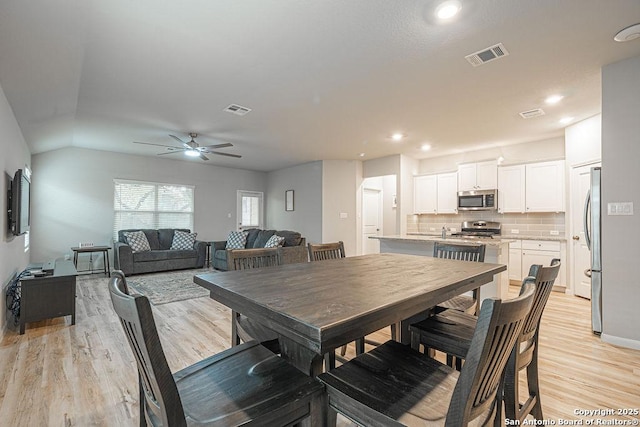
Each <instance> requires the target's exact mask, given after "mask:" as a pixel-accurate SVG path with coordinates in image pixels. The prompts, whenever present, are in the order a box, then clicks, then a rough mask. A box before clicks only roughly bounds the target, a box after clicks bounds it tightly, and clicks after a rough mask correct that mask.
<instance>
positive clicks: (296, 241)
mask: <svg viewBox="0 0 640 427" xmlns="http://www.w3.org/2000/svg"><path fill="white" fill-rule="evenodd" d="M276 234H277V235H278V236H282V237H284V244H283V245H282V246H300V242H301V241H302V235H301V234H300V233H298V232H297V231H289V230H278V231H276Z"/></svg>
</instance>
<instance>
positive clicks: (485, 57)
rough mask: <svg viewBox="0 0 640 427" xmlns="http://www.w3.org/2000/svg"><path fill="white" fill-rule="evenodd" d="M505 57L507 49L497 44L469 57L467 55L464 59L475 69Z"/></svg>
mask: <svg viewBox="0 0 640 427" xmlns="http://www.w3.org/2000/svg"><path fill="white" fill-rule="evenodd" d="M507 55H509V52H507V49H505V47H504V46H503V44H502V43H498V44H497V45H494V46H491V47H488V48H486V49H483V50H480V51H478V52H475V53H472V54H471V55H467V56H465V57H464V58H465V59H466V60H467V61H469V63H470V64H471V65H473V66H474V67H477V66H479V65H482V64H486V63H487V62H491V61H494V60H496V59H500V58H502V57H504V56H507Z"/></svg>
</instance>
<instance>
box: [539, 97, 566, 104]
mask: <svg viewBox="0 0 640 427" xmlns="http://www.w3.org/2000/svg"><path fill="white" fill-rule="evenodd" d="M562 98H564V96H562V95H551V96H549V97H548V98H547V99H545V100H544V102H546V103H547V104H557V103H558V102H560V101H562Z"/></svg>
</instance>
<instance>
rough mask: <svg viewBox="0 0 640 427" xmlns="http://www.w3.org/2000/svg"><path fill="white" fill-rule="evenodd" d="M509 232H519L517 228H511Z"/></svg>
mask: <svg viewBox="0 0 640 427" xmlns="http://www.w3.org/2000/svg"><path fill="white" fill-rule="evenodd" d="M511 234H520V230H518V229H517V228H512V229H511Z"/></svg>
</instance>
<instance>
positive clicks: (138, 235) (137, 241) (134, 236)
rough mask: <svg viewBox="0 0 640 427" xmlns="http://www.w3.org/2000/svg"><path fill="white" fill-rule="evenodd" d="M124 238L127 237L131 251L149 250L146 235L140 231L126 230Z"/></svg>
mask: <svg viewBox="0 0 640 427" xmlns="http://www.w3.org/2000/svg"><path fill="white" fill-rule="evenodd" d="M124 236H125V238H126V239H127V244H128V245H129V246H131V251H132V252H134V253H136V252H146V251H150V250H151V246H149V240H148V239H147V236H146V235H145V233H144V232H142V231H128V232H125V233H124Z"/></svg>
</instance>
